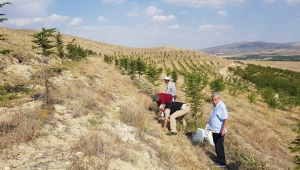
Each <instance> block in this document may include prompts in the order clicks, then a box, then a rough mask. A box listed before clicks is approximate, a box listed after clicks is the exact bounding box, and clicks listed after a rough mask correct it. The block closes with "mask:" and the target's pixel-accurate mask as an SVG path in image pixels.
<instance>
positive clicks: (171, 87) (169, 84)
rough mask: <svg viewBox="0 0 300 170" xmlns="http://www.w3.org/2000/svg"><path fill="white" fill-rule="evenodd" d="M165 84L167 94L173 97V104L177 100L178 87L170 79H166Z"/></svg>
mask: <svg viewBox="0 0 300 170" xmlns="http://www.w3.org/2000/svg"><path fill="white" fill-rule="evenodd" d="M164 80H165V83H166V84H167V91H166V93H167V94H170V95H172V96H173V102H174V101H175V100H176V86H175V83H173V82H171V81H170V77H165V78H164Z"/></svg>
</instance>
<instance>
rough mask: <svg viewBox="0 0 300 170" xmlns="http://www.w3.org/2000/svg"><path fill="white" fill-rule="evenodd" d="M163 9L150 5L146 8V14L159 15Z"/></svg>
mask: <svg viewBox="0 0 300 170" xmlns="http://www.w3.org/2000/svg"><path fill="white" fill-rule="evenodd" d="M162 12H163V11H162V10H160V9H158V8H157V7H155V6H149V7H148V8H147V9H146V10H145V15H147V16H153V15H158V14H160V13H162Z"/></svg>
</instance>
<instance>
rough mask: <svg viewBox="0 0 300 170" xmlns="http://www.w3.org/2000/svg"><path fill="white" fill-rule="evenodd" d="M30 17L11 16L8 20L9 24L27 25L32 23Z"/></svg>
mask: <svg viewBox="0 0 300 170" xmlns="http://www.w3.org/2000/svg"><path fill="white" fill-rule="evenodd" d="M31 21H32V20H31V19H30V18H11V19H9V20H8V22H7V23H8V24H11V25H16V26H25V25H29V24H30V23H31Z"/></svg>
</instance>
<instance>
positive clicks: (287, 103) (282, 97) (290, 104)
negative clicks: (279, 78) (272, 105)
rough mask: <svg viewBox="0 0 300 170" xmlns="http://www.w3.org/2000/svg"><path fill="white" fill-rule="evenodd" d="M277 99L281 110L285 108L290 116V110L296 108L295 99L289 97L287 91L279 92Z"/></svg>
mask: <svg viewBox="0 0 300 170" xmlns="http://www.w3.org/2000/svg"><path fill="white" fill-rule="evenodd" d="M278 98H279V102H280V105H281V106H282V107H283V108H287V109H288V111H289V112H290V114H292V110H293V108H294V107H296V105H297V104H296V98H295V97H293V96H291V95H290V94H289V93H288V92H287V91H285V90H282V89H281V90H279V92H278Z"/></svg>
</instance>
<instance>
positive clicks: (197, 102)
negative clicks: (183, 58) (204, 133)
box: [184, 72, 208, 127]
mask: <svg viewBox="0 0 300 170" xmlns="http://www.w3.org/2000/svg"><path fill="white" fill-rule="evenodd" d="M207 84H208V80H207V78H206V77H203V76H201V75H200V74H199V73H196V72H192V73H189V72H186V73H185V75H184V92H185V95H186V98H187V101H188V102H189V104H190V105H191V107H190V108H191V112H192V116H193V117H194V120H196V122H195V124H196V127H199V126H198V117H202V114H203V113H200V114H198V113H199V111H200V110H201V103H202V102H201V100H202V99H203V94H202V90H203V89H204V88H205V87H206V85H207Z"/></svg>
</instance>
